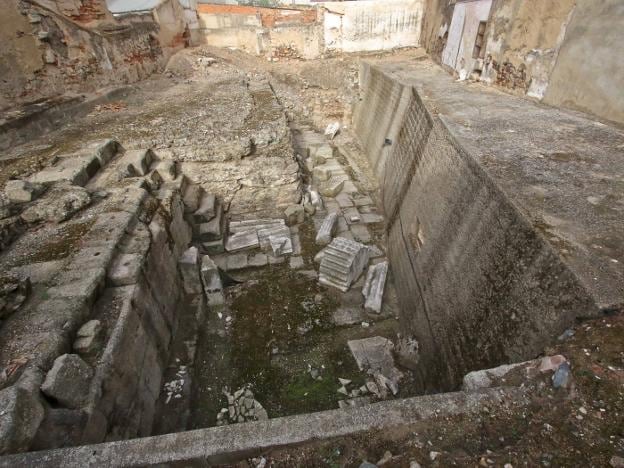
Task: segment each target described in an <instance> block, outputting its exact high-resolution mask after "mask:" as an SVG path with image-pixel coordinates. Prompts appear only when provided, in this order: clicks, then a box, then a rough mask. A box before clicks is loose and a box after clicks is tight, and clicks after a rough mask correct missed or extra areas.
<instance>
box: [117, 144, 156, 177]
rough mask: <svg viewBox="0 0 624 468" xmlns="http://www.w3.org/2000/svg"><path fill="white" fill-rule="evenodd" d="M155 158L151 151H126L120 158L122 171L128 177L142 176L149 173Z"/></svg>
mask: <svg viewBox="0 0 624 468" xmlns="http://www.w3.org/2000/svg"><path fill="white" fill-rule="evenodd" d="M155 159H156V156H155V155H154V152H153V151H152V150H151V149H149V148H148V149H139V150H128V151H126V153H125V154H124V155H123V156H122V157H121V161H120V162H121V167H122V170H123V171H124V172H125V173H126V174H127V175H129V176H130V177H139V176H144V175H146V174H147V173H148V172H149V171H150V167H151V165H152V163H153V162H154V161H155Z"/></svg>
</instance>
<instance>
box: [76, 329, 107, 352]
mask: <svg viewBox="0 0 624 468" xmlns="http://www.w3.org/2000/svg"><path fill="white" fill-rule="evenodd" d="M103 333H104V328H103V327H102V323H101V322H100V321H99V320H89V321H88V322H87V323H85V324H84V325H83V326H82V327H80V328H79V329H78V333H77V334H76V340H75V341H74V345H73V348H74V351H76V352H77V353H78V354H82V355H92V354H94V353H95V352H96V351H97V350H98V347H99V345H100V340H101V338H102V336H103Z"/></svg>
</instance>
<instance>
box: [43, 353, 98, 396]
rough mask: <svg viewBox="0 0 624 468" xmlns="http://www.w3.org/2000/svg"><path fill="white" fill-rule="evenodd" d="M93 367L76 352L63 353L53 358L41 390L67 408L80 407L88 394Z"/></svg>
mask: <svg viewBox="0 0 624 468" xmlns="http://www.w3.org/2000/svg"><path fill="white" fill-rule="evenodd" d="M92 377H93V369H91V367H89V365H88V364H87V363H86V362H84V361H83V360H82V359H81V358H80V356H78V355H77V354H63V355H62V356H59V357H58V358H56V359H55V361H54V365H53V366H52V369H50V371H49V372H48V373H47V375H46V378H45V380H44V382H43V384H42V385H41V391H42V392H43V393H45V394H46V395H47V396H49V397H50V398H54V399H55V400H56V401H58V402H59V403H60V404H61V405H63V406H65V407H68V408H80V407H81V406H82V405H84V404H85V402H86V400H87V398H88V395H89V382H90V381H91V378H92Z"/></svg>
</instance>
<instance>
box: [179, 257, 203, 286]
mask: <svg viewBox="0 0 624 468" xmlns="http://www.w3.org/2000/svg"><path fill="white" fill-rule="evenodd" d="M178 267H179V268H180V272H181V273H182V280H183V286H184V291H186V293H187V294H201V293H202V291H203V286H202V283H201V278H200V275H199V251H198V250H197V247H190V248H189V249H187V250H185V251H184V253H183V254H182V256H181V257H180V259H179V260H178Z"/></svg>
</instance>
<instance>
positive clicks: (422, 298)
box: [354, 64, 597, 390]
mask: <svg viewBox="0 0 624 468" xmlns="http://www.w3.org/2000/svg"><path fill="white" fill-rule="evenodd" d="M361 77H362V93H363V95H362V100H361V101H360V106H359V108H358V110H357V111H356V114H355V118H354V124H355V129H356V132H357V134H358V136H359V138H360V140H361V142H362V145H363V147H364V148H365V149H366V152H367V154H368V157H369V160H370V161H371V163H372V164H373V166H374V168H375V172H376V175H377V177H378V178H379V181H380V186H381V198H382V205H383V209H384V211H385V214H386V217H387V219H388V225H387V230H388V235H389V242H388V245H389V258H390V264H391V268H392V272H393V274H394V278H395V282H396V286H397V291H398V294H399V299H400V305H401V320H402V322H403V324H404V326H405V329H406V330H409V331H410V332H411V333H413V335H415V336H416V338H417V339H418V341H419V342H420V346H421V348H420V351H421V360H420V363H419V366H418V373H419V376H420V378H421V381H422V386H423V389H428V390H448V389H451V388H454V387H456V386H457V385H458V383H459V382H460V379H461V377H462V376H463V375H464V374H466V373H467V372H469V371H472V370H475V369H483V368H489V367H494V366H496V365H499V364H502V363H507V362H514V361H518V360H524V359H527V358H532V357H534V356H535V355H537V354H539V353H540V352H541V351H542V349H543V346H544V345H545V344H546V343H548V342H549V341H550V340H551V339H552V337H553V336H556V334H558V333H560V332H561V331H563V330H564V329H565V328H566V327H568V326H570V325H571V324H573V323H574V321H575V318H576V317H577V316H579V315H585V314H592V313H597V307H596V305H595V304H594V303H593V301H592V300H591V298H590V297H589V296H588V294H587V292H586V291H585V290H584V289H583V288H582V287H581V285H580V283H579V281H578V280H577V278H576V277H575V275H574V274H572V273H571V272H570V271H569V269H568V268H567V267H566V265H565V264H564V263H563V262H562V260H561V258H560V257H559V256H558V255H557V254H555V253H554V251H553V250H552V248H551V247H550V245H548V244H547V243H546V242H545V241H544V239H543V238H542V237H541V236H540V235H539V234H537V233H536V231H535V230H534V229H533V228H532V226H531V225H530V224H529V222H528V221H527V220H526V219H525V218H524V216H523V215H522V214H521V213H520V212H519V211H518V210H517V208H516V207H515V206H514V205H513V204H512V203H511V202H510V201H509V199H508V198H507V197H506V196H505V194H504V193H503V192H502V191H501V190H500V189H499V188H498V187H497V185H496V183H494V182H493V180H492V179H491V178H490V177H489V176H488V175H487V173H486V172H485V171H484V170H483V168H482V167H481V166H479V164H478V163H477V162H476V161H475V160H474V159H473V158H472V157H471V156H470V155H469V154H468V153H467V152H466V151H465V150H464V149H463V148H462V147H461V146H460V145H459V144H458V143H457V142H456V140H455V138H454V137H453V135H452V134H451V133H450V132H449V131H448V130H447V126H446V125H445V123H444V121H443V120H442V119H440V118H439V117H436V116H435V115H433V114H432V113H431V112H430V111H429V109H427V107H426V106H425V105H424V104H423V102H422V100H421V98H420V97H419V95H418V94H417V92H416V91H415V90H414V89H413V88H412V87H411V86H409V85H404V84H401V83H398V82H397V81H396V80H393V79H392V78H390V77H389V76H388V75H386V74H384V73H383V71H382V70H381V69H377V68H375V67H373V66H370V65H368V64H363V65H362V70H361ZM385 139H388V140H389V141H390V142H391V143H390V144H388V143H387V142H386V144H385V145H384V140H385Z"/></svg>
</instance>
